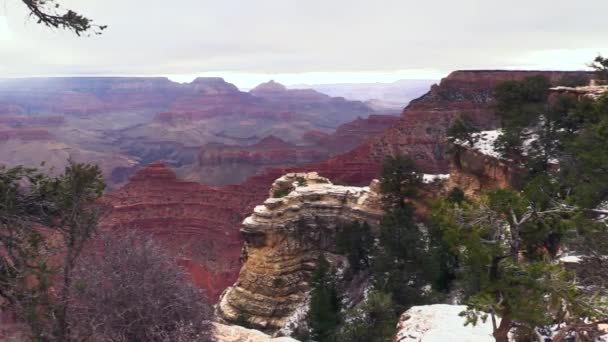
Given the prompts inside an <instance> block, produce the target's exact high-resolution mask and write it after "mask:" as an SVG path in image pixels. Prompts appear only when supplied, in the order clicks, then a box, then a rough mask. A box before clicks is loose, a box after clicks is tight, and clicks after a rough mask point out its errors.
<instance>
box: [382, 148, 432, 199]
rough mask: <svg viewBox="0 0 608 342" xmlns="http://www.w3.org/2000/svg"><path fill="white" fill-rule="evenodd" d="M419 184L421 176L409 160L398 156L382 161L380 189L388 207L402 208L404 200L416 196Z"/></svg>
mask: <svg viewBox="0 0 608 342" xmlns="http://www.w3.org/2000/svg"><path fill="white" fill-rule="evenodd" d="M420 184H422V174H421V173H419V172H418V171H417V169H416V165H415V164H414V162H413V161H412V160H411V159H410V158H408V157H404V156H401V155H398V156H395V157H393V156H389V157H387V158H386V159H385V160H384V163H383V165H382V175H381V181H380V189H381V191H382V195H383V197H384V198H385V203H386V205H387V206H388V207H404V206H405V199H406V198H407V197H414V196H416V192H417V188H418V186H420Z"/></svg>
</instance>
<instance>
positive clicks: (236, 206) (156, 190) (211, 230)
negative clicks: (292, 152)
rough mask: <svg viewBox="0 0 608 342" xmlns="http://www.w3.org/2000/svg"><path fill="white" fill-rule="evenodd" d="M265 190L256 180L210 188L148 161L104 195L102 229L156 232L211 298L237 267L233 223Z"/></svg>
mask: <svg viewBox="0 0 608 342" xmlns="http://www.w3.org/2000/svg"><path fill="white" fill-rule="evenodd" d="M252 184H255V183H252ZM247 190H249V191H247ZM260 194H261V196H260ZM263 196H264V193H263V192H261V191H259V190H258V189H256V188H255V187H254V186H252V187H251V188H249V189H245V188H237V187H225V188H213V187H208V186H205V185H201V184H199V183H194V182H187V181H181V180H178V179H177V178H176V176H175V174H174V173H173V171H171V170H170V169H169V168H167V167H166V166H164V165H163V164H161V163H152V164H150V165H149V166H147V167H146V168H143V169H141V170H139V171H138V172H137V173H136V174H135V175H134V176H133V177H131V180H130V182H129V183H128V184H127V185H125V186H124V187H122V188H120V189H118V190H116V191H114V192H112V193H110V194H108V195H106V196H104V201H106V202H107V203H108V204H109V205H110V208H111V210H110V212H109V214H108V215H107V216H106V217H105V218H104V220H103V221H102V223H101V229H130V228H135V229H139V230H141V231H143V232H145V233H146V234H150V235H151V236H154V237H155V238H156V239H158V241H160V242H161V243H162V244H163V245H164V246H165V247H167V248H168V249H169V250H170V251H172V252H173V253H174V254H175V255H176V257H177V258H178V260H179V262H180V264H181V265H182V266H183V267H185V268H186V269H187V270H188V271H189V273H190V275H191V276H192V278H193V281H194V282H195V283H196V284H197V285H199V286H200V287H201V288H203V289H205V290H206V292H207V295H208V297H209V298H210V299H211V300H212V301H215V299H216V298H217V296H218V295H219V293H220V292H221V291H223V290H224V288H225V287H226V286H228V285H230V284H232V283H233V282H234V279H235V278H236V275H237V274H238V270H239V268H240V264H239V256H240V251H241V239H240V237H239V232H238V229H236V227H237V226H238V225H239V223H240V221H241V219H242V217H243V216H244V215H245V213H247V212H249V211H250V210H251V209H252V203H254V202H255V201H260V200H262V199H261V198H260V197H263Z"/></svg>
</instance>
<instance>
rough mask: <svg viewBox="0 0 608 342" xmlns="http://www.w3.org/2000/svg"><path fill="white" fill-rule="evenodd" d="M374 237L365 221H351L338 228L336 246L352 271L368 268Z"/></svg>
mask: <svg viewBox="0 0 608 342" xmlns="http://www.w3.org/2000/svg"><path fill="white" fill-rule="evenodd" d="M373 243H374V238H373V236H372V232H371V228H370V227H369V224H368V223H367V222H363V223H361V222H358V221H357V222H353V223H351V224H347V225H344V226H341V227H339V228H338V232H337V234H336V247H337V251H338V253H341V254H345V255H346V256H347V258H348V262H349V264H350V267H351V268H352V269H353V271H354V272H358V271H360V270H363V269H366V268H369V265H370V260H369V257H370V254H371V252H372V247H373Z"/></svg>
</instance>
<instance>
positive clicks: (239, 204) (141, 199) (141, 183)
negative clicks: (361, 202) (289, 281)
mask: <svg viewBox="0 0 608 342" xmlns="http://www.w3.org/2000/svg"><path fill="white" fill-rule="evenodd" d="M539 73H540V72H512V71H456V72H453V73H452V74H450V75H449V76H448V77H446V78H444V79H443V80H442V81H441V83H440V84H439V85H436V86H433V87H432V88H431V90H430V91H429V92H428V93H427V94H426V95H424V96H422V97H421V98H419V99H417V100H415V101H413V102H412V103H411V104H410V105H409V106H408V107H407V108H406V109H405V110H404V111H403V113H402V115H401V117H400V118H399V120H398V122H397V123H395V124H394V125H392V126H391V127H390V128H388V129H387V130H385V132H384V133H382V134H380V135H379V136H375V137H371V138H369V139H368V140H366V141H365V142H363V143H361V144H360V145H358V146H357V147H355V148H353V149H352V150H350V151H348V152H345V153H339V154H337V155H335V156H333V157H330V158H329V159H327V160H324V161H318V162H313V163H309V164H303V165H298V166H280V167H269V168H266V169H264V170H262V171H260V172H259V173H258V174H257V175H254V176H252V177H249V178H247V179H246V180H245V181H243V182H242V183H240V184H236V185H227V186H207V185H201V184H198V183H196V182H192V181H190V182H187V181H183V180H180V179H178V178H177V177H176V176H175V173H174V171H172V170H170V169H169V168H168V166H167V165H164V164H160V163H155V164H152V165H151V166H149V167H147V168H144V169H142V170H140V171H139V172H138V173H136V174H135V176H133V178H132V180H131V181H130V182H129V183H128V184H127V185H125V186H124V187H123V188H121V189H118V190H117V191H116V192H114V193H111V194H109V195H108V196H106V197H107V199H108V201H109V202H110V203H111V204H112V206H113V207H114V209H115V210H112V211H111V212H110V214H109V215H108V217H107V218H106V220H105V222H108V223H107V225H109V226H113V227H119V226H125V227H129V226H134V227H139V228H141V229H144V230H150V231H156V230H158V229H160V230H161V231H159V233H158V234H159V235H161V236H162V235H163V234H164V235H167V234H168V232H169V231H174V232H175V234H176V235H183V236H186V237H185V238H184V239H185V240H188V241H191V240H194V239H189V238H187V236H189V234H190V236H195V234H200V235H196V236H201V237H203V236H207V234H209V236H208V237H206V238H204V240H205V242H204V243H206V244H214V243H215V244H217V245H218V247H217V248H216V249H210V250H212V251H213V252H211V253H209V255H208V256H205V255H200V254H199V255H196V258H193V259H192V261H190V262H191V264H190V265H198V266H196V267H194V266H190V267H191V268H192V269H195V268H196V269H198V271H196V272H197V274H199V275H197V277H198V279H199V280H198V283H199V284H200V285H201V286H202V287H203V288H206V289H207V291H208V294H209V295H210V297H211V298H212V299H213V300H217V296H218V295H219V293H221V292H222V291H223V290H224V289H225V288H226V287H228V286H230V285H232V284H233V283H234V282H235V281H236V280H237V276H238V273H239V269H240V262H239V258H240V249H241V246H242V237H241V236H240V234H239V229H240V226H241V225H240V223H241V222H242V220H243V219H245V217H247V216H248V215H249V214H250V213H251V211H252V210H253V208H254V207H255V206H256V205H259V204H260V203H262V202H263V201H264V200H265V199H266V198H267V197H268V189H270V187H271V185H272V184H273V182H274V181H275V180H276V179H278V178H280V177H281V176H282V175H284V174H286V173H293V172H309V171H316V172H318V174H319V175H320V176H322V177H326V178H328V179H330V180H331V181H332V182H333V183H334V184H338V185H351V186H367V185H369V184H370V182H371V181H372V180H373V179H375V178H378V176H379V172H380V168H381V163H382V160H383V159H384V158H385V157H386V156H388V155H396V154H400V153H403V154H407V155H409V156H411V157H413V158H414V159H415V160H416V162H417V164H418V166H419V167H420V169H421V170H422V171H423V172H425V173H429V174H448V173H450V166H449V165H450V159H449V157H447V156H446V155H445V154H444V151H445V149H446V147H447V145H448V144H447V141H446V139H445V131H446V130H447V128H448V127H449V124H450V122H451V121H452V120H453V119H454V118H455V117H457V116H458V115H461V113H462V112H467V113H470V114H471V116H472V117H473V118H474V119H475V122H476V123H477V124H478V125H479V126H481V127H484V128H490V129H492V128H496V127H497V126H498V124H499V122H498V119H497V117H496V116H495V115H494V113H493V108H492V105H493V103H494V99H493V97H492V94H493V88H494V87H495V86H496V85H497V84H498V83H500V82H502V81H505V80H511V79H521V78H523V77H526V76H530V75H537V74H539ZM569 74H571V73H567V72H566V73H564V72H562V73H559V72H549V73H547V75H548V76H549V77H551V79H552V80H555V82H557V80H558V79H560V78H561V77H564V75H569ZM575 74H580V73H575ZM583 75H586V74H585V73H583ZM314 136H315V137H320V139H323V137H325V136H324V135H321V134H315V135H314ZM266 143H269V145H273V146H277V145H280V146H282V148H283V147H288V146H289V143H288V142H285V141H283V142H279V141H278V138H276V137H273V138H270V139H268V140H267V141H266ZM237 150H238V149H237ZM239 153H240V152H239ZM463 153H465V152H463ZM470 153H471V155H470V156H469V155H468V154H461V155H460V156H461V157H459V158H461V159H462V160H461V161H460V162H457V159H454V161H453V163H452V164H453V165H461V166H463V167H460V168H454V169H452V171H451V172H453V173H455V174H454V179H455V180H457V179H459V178H462V179H463V181H462V182H459V185H460V186H462V187H463V188H464V189H466V190H467V191H469V192H471V193H473V192H479V191H480V189H481V188H483V187H484V186H485V187H487V186H494V185H501V184H507V181H508V180H506V179H505V178H504V177H503V176H502V174H501V173H500V172H502V171H500V170H503V171H504V170H505V169H504V168H502V166H500V164H499V163H498V164H497V166H496V167H495V168H494V167H490V166H487V167H486V166H484V165H485V164H486V163H490V164H489V165H494V164H492V163H497V162H495V161H492V158H488V157H482V156H478V157H477V159H476V160H477V161H476V162H474V163H473V162H472V161H473V160H475V159H474V158H473V157H474V156H476V154H475V153H476V152H474V151H473V152H470ZM467 161H469V162H467ZM479 165H481V166H479ZM507 171H508V170H507ZM456 173H458V174H456ZM159 174H160V175H162V177H160V178H158V177H157V176H158V175H159ZM484 177H485V178H484ZM501 177H502V178H501ZM199 179H200V178H199ZM464 179H468V180H469V182H473V180H476V181H477V182H483V184H478V183H471V184H472V185H467V184H465V181H464ZM197 180H198V179H197ZM482 180H483V181H482ZM453 182H455V181H452V183H451V186H455V184H453ZM152 186H153V188H151V187H152ZM152 189H154V190H152ZM161 194H162V195H161ZM190 199H192V201H190ZM125 203H129V205H126V206H125V205H124V204H125ZM196 203H199V204H200V205H198V206H197V204H196ZM194 208H197V209H196V212H193V211H194ZM161 210H163V211H162V214H161ZM189 215H191V216H193V217H195V218H197V220H198V221H197V222H196V224H194V225H192V227H189V224H188V223H187V220H188V219H189ZM138 217H141V218H144V219H141V220H140V219H139V218H138ZM180 220H185V221H183V222H184V223H179V224H173V223H172V222H182V221H180ZM162 230H164V233H163V232H162ZM182 230H183V232H182ZM166 239H169V237H166ZM214 239H217V241H214ZM219 246H221V247H219ZM186 255H187V253H186ZM210 275H212V276H210Z"/></svg>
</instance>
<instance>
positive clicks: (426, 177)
mask: <svg viewBox="0 0 608 342" xmlns="http://www.w3.org/2000/svg"><path fill="white" fill-rule="evenodd" d="M448 178H450V175H449V174H447V175H442V174H438V175H432V174H427V173H425V174H423V175H422V182H423V183H424V184H431V183H434V182H436V181H444V180H447V179H448Z"/></svg>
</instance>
